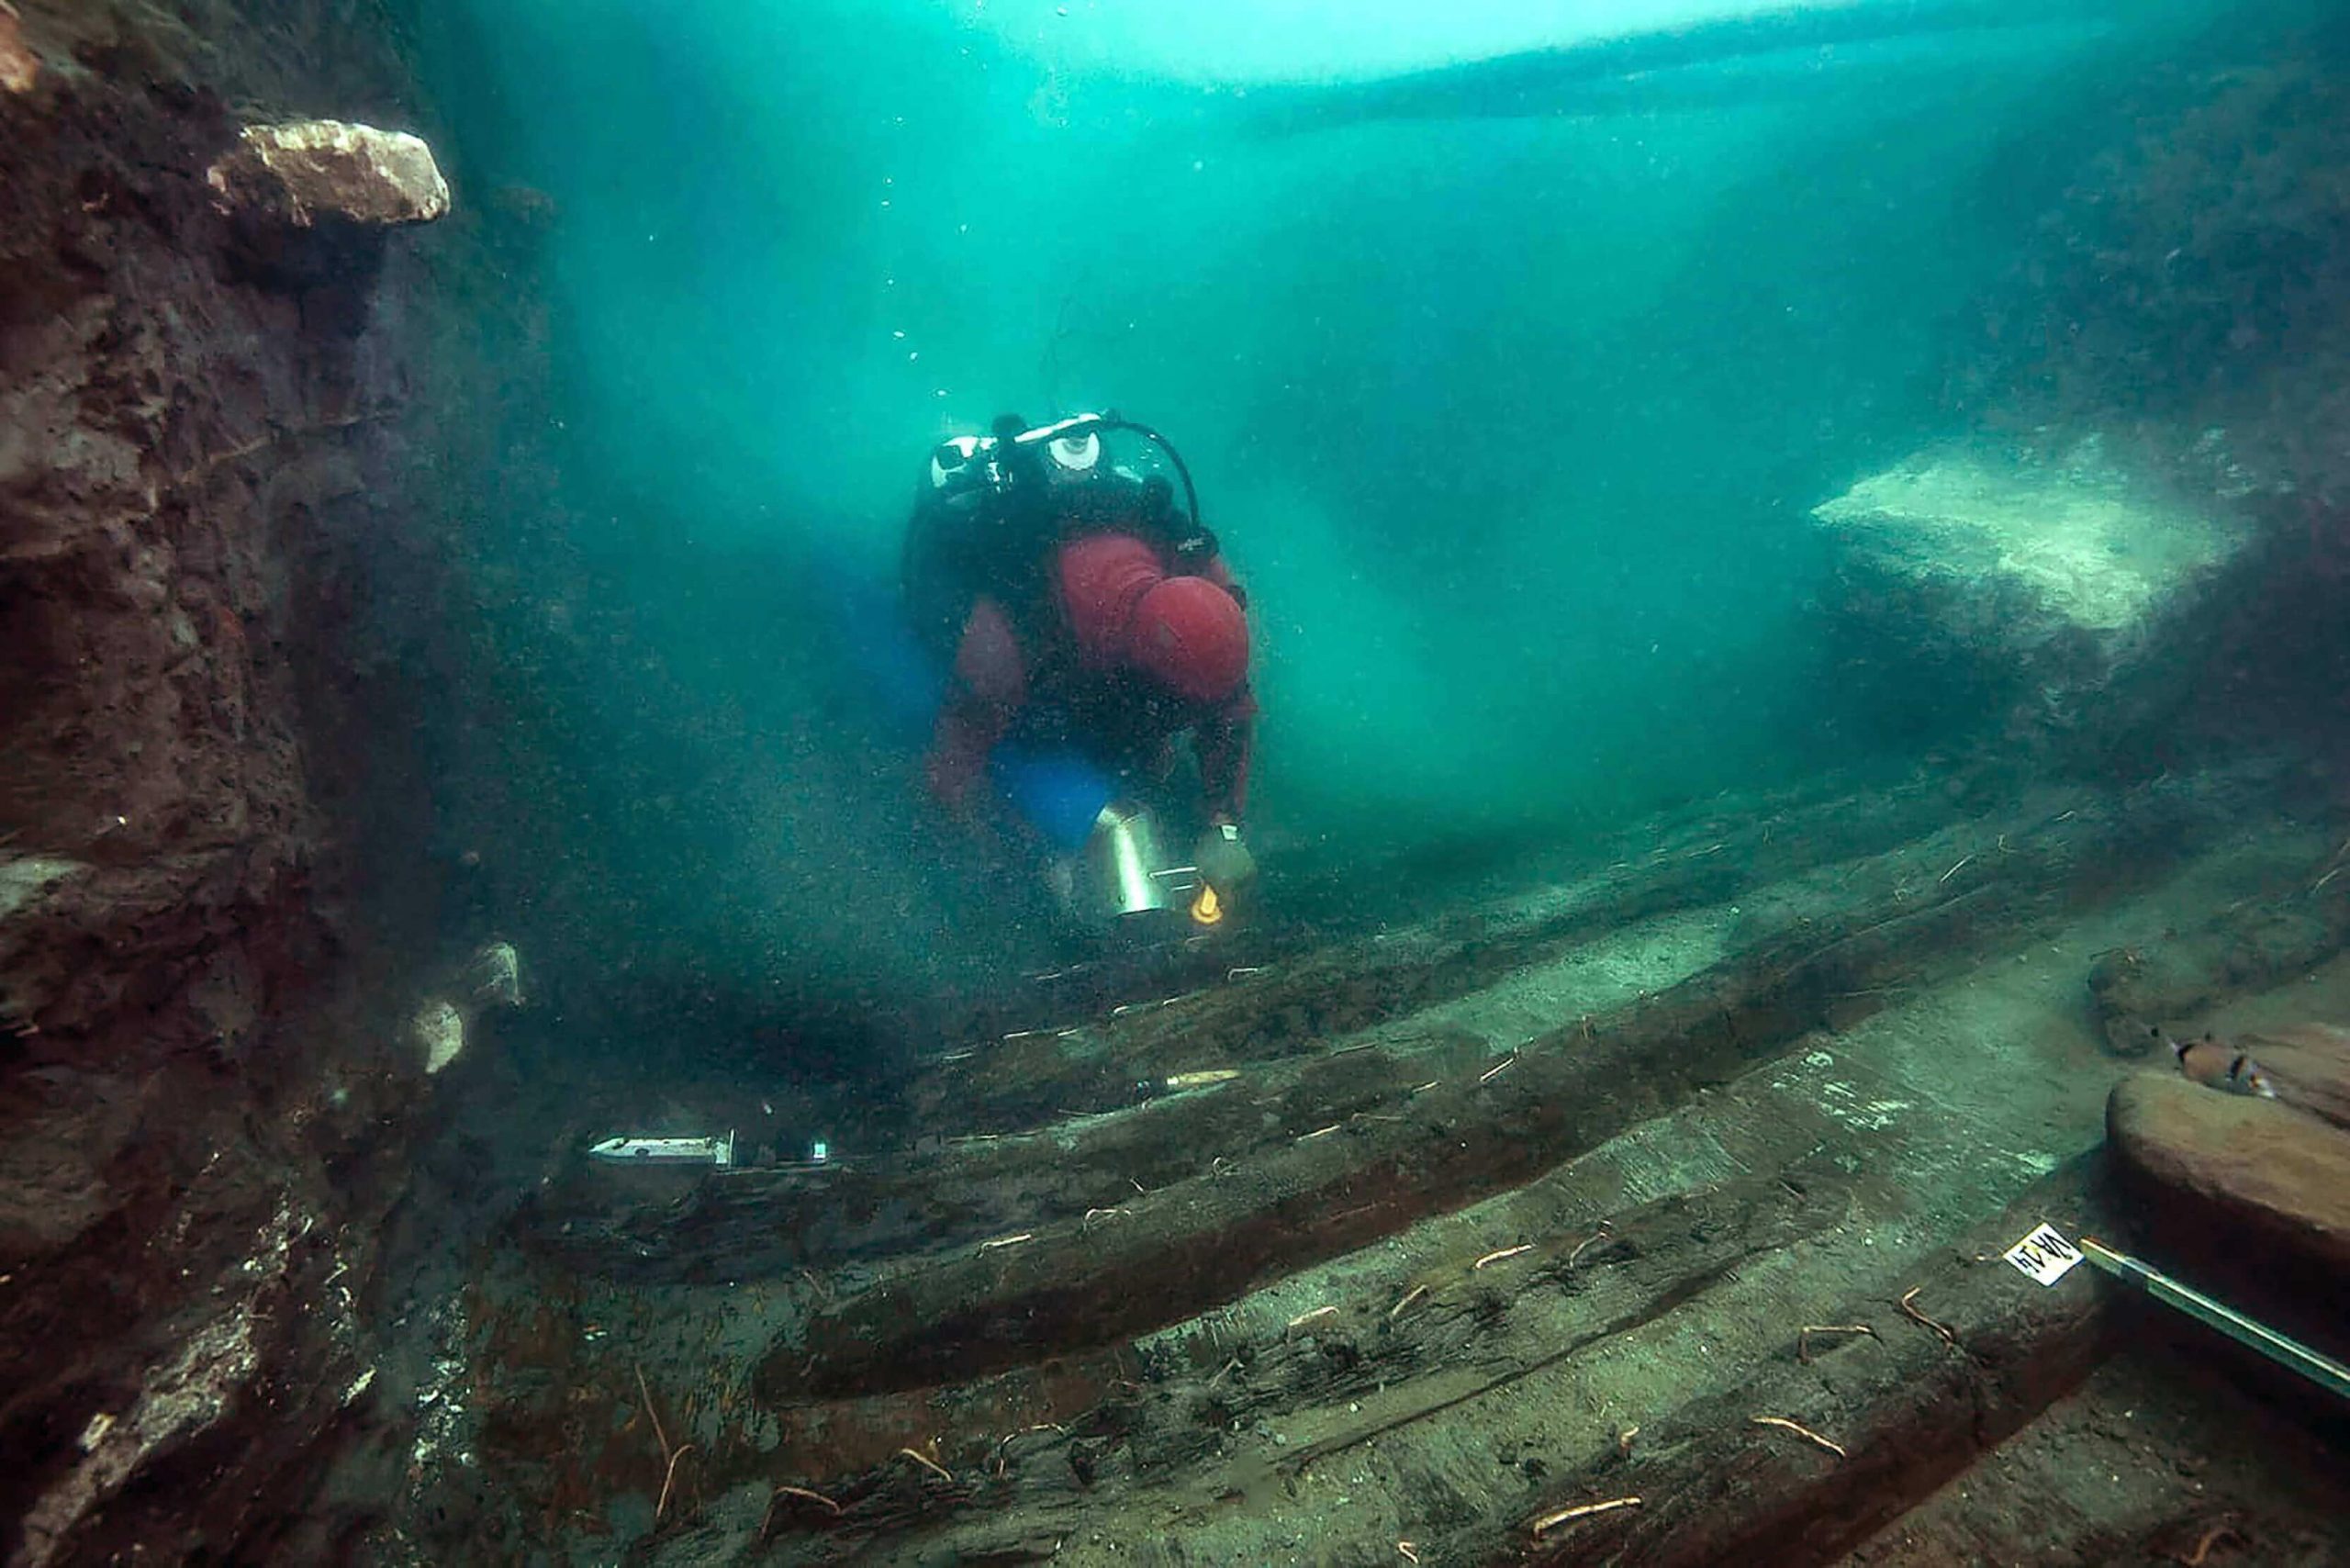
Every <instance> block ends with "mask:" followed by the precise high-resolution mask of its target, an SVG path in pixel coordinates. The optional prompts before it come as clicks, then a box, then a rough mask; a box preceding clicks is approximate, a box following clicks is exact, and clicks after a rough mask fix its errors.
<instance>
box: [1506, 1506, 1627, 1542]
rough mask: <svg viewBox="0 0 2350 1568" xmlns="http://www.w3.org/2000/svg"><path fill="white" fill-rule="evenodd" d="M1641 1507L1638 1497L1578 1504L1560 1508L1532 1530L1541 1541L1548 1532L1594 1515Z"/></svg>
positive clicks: (1537, 1520)
mask: <svg viewBox="0 0 2350 1568" xmlns="http://www.w3.org/2000/svg"><path fill="white" fill-rule="evenodd" d="M1639 1506H1640V1500H1639V1498H1638V1497H1610V1498H1608V1499H1607V1501H1606V1502H1604V1503H1577V1504H1576V1505H1575V1506H1573V1507H1572V1508H1559V1509H1555V1510H1553V1511H1552V1512H1550V1513H1547V1514H1545V1515H1543V1516H1542V1517H1541V1518H1539V1519H1536V1520H1535V1521H1534V1523H1533V1525H1532V1526H1531V1527H1530V1528H1531V1529H1533V1531H1534V1539H1535V1540H1541V1539H1542V1537H1543V1535H1544V1534H1545V1533H1546V1532H1548V1531H1550V1530H1554V1529H1558V1528H1559V1527H1560V1526H1561V1525H1564V1524H1572V1523H1573V1522H1574V1521H1575V1520H1577V1519H1587V1518H1591V1516H1592V1515H1594V1514H1612V1513H1614V1512H1615V1511H1616V1510H1617V1509H1618V1508H1637V1507H1639Z"/></svg>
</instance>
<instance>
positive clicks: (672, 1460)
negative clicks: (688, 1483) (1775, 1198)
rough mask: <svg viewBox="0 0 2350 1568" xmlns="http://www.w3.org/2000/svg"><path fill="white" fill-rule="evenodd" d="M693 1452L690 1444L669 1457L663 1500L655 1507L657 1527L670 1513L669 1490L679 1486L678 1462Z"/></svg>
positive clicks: (654, 1516)
mask: <svg viewBox="0 0 2350 1568" xmlns="http://www.w3.org/2000/svg"><path fill="white" fill-rule="evenodd" d="M693 1451H694V1445H693V1444H691V1443H688V1444H687V1445H686V1446H685V1447H683V1448H681V1449H679V1450H677V1451H676V1452H674V1453H672V1454H671V1455H670V1456H669V1468H668V1471H667V1473H665V1474H664V1475H663V1476H662V1477H661V1500H660V1501H659V1502H657V1503H655V1504H654V1505H653V1522H654V1523H655V1525H658V1524H660V1522H661V1518H662V1516H663V1515H665V1514H666V1513H667V1512H668V1511H669V1488H670V1487H671V1486H673V1485H675V1484H677V1462H678V1461H679V1460H681V1459H683V1458H685V1457H686V1455H688V1454H689V1453H691V1452H693Z"/></svg>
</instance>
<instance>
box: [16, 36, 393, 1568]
mask: <svg viewBox="0 0 2350 1568" xmlns="http://www.w3.org/2000/svg"><path fill="white" fill-rule="evenodd" d="M406 80H407V72H406V69H405V66H404V65H403V62H402V61H401V59H400V50H399V45H398V28H397V25H396V21H395V19H394V18H391V17H386V15H385V14H384V13H383V10H382V8H381V7H379V6H376V5H375V4H373V3H372V0H271V3H269V4H261V3H259V0H254V3H252V4H250V5H229V4H219V3H205V0H187V3H184V4H180V5H177V6H143V5H117V6H91V5H82V4H69V3H66V0H28V4H26V5H25V6H23V8H22V11H21V14H18V12H17V10H16V9H14V8H12V7H10V6H5V5H0V1030H5V1036H0V1053H5V1054H4V1055H0V1450H5V1451H6V1452H7V1453H8V1454H9V1456H10V1463H9V1464H8V1465H7V1466H6V1470H5V1473H0V1520H5V1524H0V1540H4V1541H5V1548H0V1549H5V1551H6V1553H7V1554H8V1559H9V1561H10V1562H27V1563H43V1562H63V1561H95V1560H101V1559H106V1558H108V1557H110V1556H111V1555H113V1554H115V1553H117V1552H121V1551H128V1550H131V1549H133V1548H135V1547H143V1548H144V1549H145V1550H147V1551H152V1552H154V1553H156V1554H157V1555H159V1556H161V1557H163V1558H167V1559H179V1558H184V1557H187V1556H191V1555H196V1556H204V1557H208V1558H210V1559H212V1560H215V1561H220V1560H229V1559H233V1560H239V1561H250V1560H253V1559H254V1558H257V1557H262V1556H266V1555H268V1554H269V1553H270V1551H272V1549H273V1545H274V1546H275V1547H276V1548H277V1549H280V1550H285V1549H290V1548H291V1547H292V1544H293V1543H291V1542H289V1541H287V1540H285V1530H286V1529H288V1528H289V1527H288V1526H286V1525H285V1523H284V1522H283V1520H284V1518H285V1508H284V1506H283V1505H284V1504H285V1502H286V1500H287V1499H288V1498H289V1497H291V1496H293V1495H296V1494H297V1492H298V1491H299V1490H301V1489H302V1488H304V1487H305V1486H306V1485H307V1484H308V1481H307V1478H308V1475H309V1474H310V1473H311V1472H312V1468H313V1466H314V1464H315V1462H317V1460H318V1459H319V1458H320V1457H321V1455H322V1454H323V1453H324V1452H325V1451H326V1450H327V1449H328V1448H329V1447H330V1444H331V1440H332V1439H333V1437H334V1435H335V1434H336V1433H337V1432H338V1431H339V1430H341V1428H343V1426H344V1425H345V1424H346V1422H347V1419H348V1416H349V1412H350V1411H351V1410H352V1409H353V1407H355V1406H357V1405H358V1404H359V1403H360V1402H362V1401H364V1399H365V1398H366V1389H367V1387H368V1386H369V1383H370V1382H371V1374H370V1372H369V1356H368V1346H367V1342H366V1337H365V1333H364V1330H363V1329H362V1327H360V1322H359V1316H360V1315H359V1307H360V1303H361V1301H362V1299H363V1297H364V1291H365V1288H366V1283H367V1282H368V1280H369V1279H370V1277H371V1275H372V1273H373V1271H374V1250H373V1243H372V1240H371V1237H372V1236H373V1234H374V1233H375V1222H376V1221H377V1220H378V1219H379V1218H380V1217H381V1215H383V1213H384V1212H385V1211H386V1209H387V1208H389V1207H390V1206H391V1205H392V1204H395V1203H397V1200H398V1197H399V1194H400V1191H401V1186H402V1181H403V1178H402V1175H401V1170H402V1164H403V1159H402V1151H403V1148H404V1147H405V1143H406V1140H407V1139H408V1137H409V1136H410V1133H411V1130H412V1129H413V1127H414V1126H415V1124H416V1123H417V1122H418V1120H419V1119H420V1118H419V1117H418V1116H417V1114H416V1112H415V1109H414V1107H415V1106H416V1105H417V1103H418V1098H417V1095H416V1092H415V1067H414V1065H413V1064H412V1063H411V1062H409V1061H408V1059H406V1058H405V1056H404V1054H403V1053H402V1052H401V1051H400V1049H399V1041H398V1036H397V1031H396V1030H393V1029H389V1028H387V1027H386V1026H385V1024H384V1020H383V1018H382V1017H381V1016H380V1015H379V1014H380V1013H381V1011H382V1009H381V1007H380V1005H378V1004H375V1003H373V1002H370V1001H368V1000H367V998H369V997H371V996H373V995H374V994H375V992H372V991H365V990H363V989H362V988H360V987H358V986H357V985H355V984H354V981H353V977H354V975H357V974H361V973H366V972H369V971H370V970H371V969H372V971H373V972H374V973H375V975H376V976H377V978H379V979H380V978H384V977H386V975H387V974H388V972H389V971H390V970H392V969H396V968H397V964H396V963H393V962H390V961H379V962H375V963H373V964H372V966H371V965H354V964H353V957H354V954H360V955H363V956H364V954H367V953H372V952H375V951H379V950H386V949H387V947H388V946H396V944H386V943H384V942H382V941H381V938H382V937H383V936H384V935H386V933H384V932H383V931H381V930H375V931H372V932H370V933H368V934H367V938H368V939H367V940H366V941H363V942H361V943H360V944H359V946H358V947H356V948H354V946H353V944H352V942H351V941H350V940H349V932H348V931H347V929H346V928H345V926H344V925H343V924H341V923H339V922H338V921H337V920H336V919H335V918H334V912H335V909H336V908H337V907H338V901H337V898H336V897H335V895H336V894H337V892H338V890H341V891H343V892H345V893H347V892H348V891H349V890H350V889H351V888H352V887H353V879H354V878H356V877H358V876H359V875H361V874H362V872H363V871H364V867H365V866H366V865H368V864H369V863H371V861H375V860H380V858H381V857H380V855H378V854H377V853H376V852H375V851H374V850H373V849H372V848H370V847H369V844H370V839H371V835H374V836H375V837H378V838H380V837H381V836H382V835H383V834H385V833H386V832H387V831H396V830H397V823H394V824H390V825H389V826H388V827H387V826H386V824H384V823H371V821H369V820H367V819H365V818H364V817H362V816H360V815H357V814H351V813H342V812H337V813H327V812H321V811H320V810H319V808H318V804H317V802H318V800H319V798H320V797H321V795H324V796H326V797H328V798H330V799H334V800H336V801H346V802H357V801H364V800H368V799H385V798H391V797H393V796H395V795H397V794H398V793H399V791H397V790H384V789H372V790H371V789H370V788H368V787H366V786H365V785H364V780H366V779H367V778H369V777H371V776H375V777H380V778H392V779H397V778H402V777H404V776H409V775H412V767H411V766H410V764H409V763H408V761H407V760H406V759H407V758H408V755H409V753H410V752H411V750H412V745H411V743H410V741H409V739H408V735H407V734H406V727H405V726H404V725H403V723H402V722H401V721H402V720H403V719H404V718H407V717H411V716H413V714H414V712H415V711H416V710H417V708H418V705H419V700H418V699H417V698H416V697H414V696H413V695H412V694H411V695H403V694H404V693H412V692H413V690H414V688H415V681H414V679H413V678H411V677H410V676H408V675H407V674H405V673H404V672H403V671H402V669H401V664H402V660H403V656H404V655H412V654H415V653H416V652H418V651H419V648H420V646H421V644H420V643H419V641H418V637H419V634H418V633H415V632H414V630H413V628H414V627H415V626H416V625H417V624H418V623H419V621H420V617H419V616H418V614H417V613H416V611H417V610H419V608H420V607H421V605H422V604H423V602H424V601H425V600H427V599H430V598H431V592H432V588H433V584H434V581H435V578H436V574H437V572H438V570H439V568H438V567H437V566H436V565H435V562H436V559H437V557H438V554H439V551H438V548H437V545H436V543H435V542H434V538H433V526H434V524H433V514H432V512H431V510H429V509H427V508H424V507H421V506H420V505H419V503H418V498H419V496H420V494H421V493H422V491H423V489H424V486H423V485H422V483H421V481H422V480H423V479H424V478H425V477H426V476H429V475H430V474H431V471H432V467H433V464H432V463H431V461H430V459H429V454H428V453H427V451H426V449H425V447H424V446H423V445H422V444H420V442H422V441H424V440H427V439H429V437H430V433H431V432H430V431H422V430H421V427H420V426H418V425H417V424H416V423H415V422H414V421H413V420H412V411H413V406H414V393H415V386H414V382H413V376H414V375H415V369H414V366H415V364H416V363H417V361H418V360H419V358H420V353H419V349H420V344H421V343H422V342H423V340H424V339H425V337H426V336H427V334H428V332H429V331H430V330H431V310H430V308H428V307H426V306H425V305H424V304H423V303H422V302H423V301H426V300H428V299H429V298H430V287H429V277H428V274H427V273H426V271H425V269H424V266H423V264H422V263H421V262H420V256H423V255H425V254H427V253H428V251H427V248H428V247H429V246H430V243H431V241H430V240H429V239H413V240H412V239H410V238H408V237H406V236H405V235H395V236H392V237H391V238H389V239H388V240H383V239H380V238H378V239H374V240H369V239H357V240H353V241H352V242H350V243H349V244H347V245H343V246H340V247H339V248H333V249H331V250H330V251H327V252H312V253H310V254H308V257H307V260H306V261H305V264H304V265H302V266H299V267H291V268H289V267H286V266H284V265H279V264H274V263H271V262H270V261H269V259H267V258H263V257H257V256H256V255H255V254H254V253H252V250H251V248H250V246H244V245H241V243H240V241H239V237H238V235H237V234H236V233H235V232H234V231H233V230H232V226H231V224H230V223H229V220H228V219H227V218H225V217H224V215H223V214H222V213H221V212H219V211H218V210H217V209H216V207H215V205H214V203H213V201H212V200H211V196H212V192H211V189H210V187H208V186H207V180H206V174H207V169H208V167H209V166H210V165H211V164H212V163H213V162H214V161H215V160H216V159H218V157H219V156H220V155H221V154H222V152H223V151H225V150H226V149H227V148H228V147H229V145H230V144H231V143H233V142H234V140H235V139H236V137H237V134H238V130H239V128H240V126H241V124H243V123H246V122H251V121H269V120H278V119H285V118H298V117H304V116H322V117H332V118H343V119H352V120H363V121H367V122H370V123H375V124H380V125H386V126H394V127H398V126H407V125H412V124H414V123H415V122H416V115H417V111H416V108H415V106H413V105H412V104H410V103H408V101H406V89H405V85H404V84H405V82H406ZM419 232H420V233H421V234H430V233H431V230H421V231H419ZM279 260H280V261H282V260H283V258H279ZM403 628H407V629H406V630H404V629H403ZM426 640H427V641H429V637H428V638H427V639H426ZM362 715H365V718H364V719H363V718H362V717H361V716H362ZM363 747H364V750H363V749H362V748H363ZM410 902H411V904H412V905H413V906H414V908H415V909H416V910H417V912H418V913H420V914H422V913H429V905H430V902H431V901H430V899H429V897H427V898H421V899H417V900H412V901H410ZM371 942H372V943H373V944H374V946H370V943H371ZM392 989H396V988H392V987H386V988H385V990H386V991H389V990H392ZM308 1528H310V1529H314V1530H316V1529H328V1530H330V1529H333V1528H334V1524H333V1519H332V1517H331V1515H328V1516H325V1517H323V1518H321V1519H320V1520H319V1522H317V1523H315V1524H313V1525H312V1526H310V1527H308ZM313 1544H316V1543H315V1542H314V1543H313Z"/></svg>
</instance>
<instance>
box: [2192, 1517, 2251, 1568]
mask: <svg viewBox="0 0 2350 1568" xmlns="http://www.w3.org/2000/svg"><path fill="white" fill-rule="evenodd" d="M2226 1537H2233V1538H2234V1539H2235V1540H2244V1532H2243V1531H2241V1530H2239V1529H2236V1527H2235V1526H2233V1525H2231V1524H2219V1525H2213V1526H2212V1527H2211V1528H2210V1529H2207V1530H2205V1531H2204V1532H2203V1539H2202V1540H2199V1541H2197V1542H2196V1543H2195V1552H2194V1555H2193V1556H2191V1557H2181V1558H2179V1559H2178V1561H2179V1562H2184V1563H2186V1564H2187V1568H2203V1560H2204V1559H2205V1558H2207V1557H2209V1556H2210V1555H2211V1548H2213V1547H2214V1546H2217V1545H2218V1544H2219V1543H2220V1541H2221V1539H2223V1538H2226Z"/></svg>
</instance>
